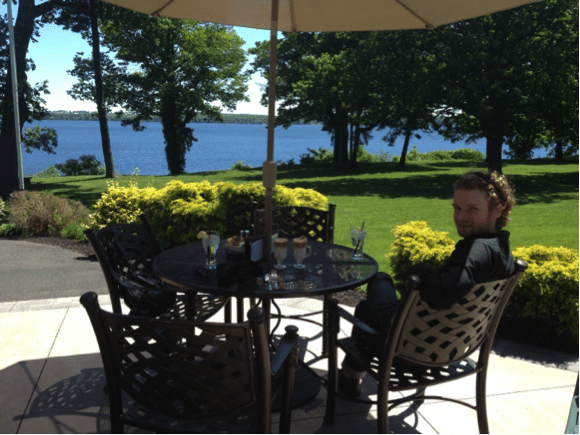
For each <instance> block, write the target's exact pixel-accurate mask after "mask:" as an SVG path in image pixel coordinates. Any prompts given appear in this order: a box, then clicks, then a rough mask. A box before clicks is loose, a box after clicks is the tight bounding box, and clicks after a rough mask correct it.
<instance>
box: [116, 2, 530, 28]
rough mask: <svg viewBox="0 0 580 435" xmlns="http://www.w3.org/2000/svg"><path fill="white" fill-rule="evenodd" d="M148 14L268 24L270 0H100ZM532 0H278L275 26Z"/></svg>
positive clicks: (443, 17)
mask: <svg viewBox="0 0 580 435" xmlns="http://www.w3.org/2000/svg"><path fill="white" fill-rule="evenodd" d="M105 1H107V2H108V3H113V4H116V5H119V6H123V7H125V8H128V9H132V10H134V11H138V12H141V13H144V14H148V15H154V14H159V15H161V16H165V17H173V18H184V19H188V20H198V21H211V22H214V23H220V24H230V25H234V26H241V27H252V28H256V29H270V28H271V18H272V13H271V12H272V0H105ZM534 1H535V0H279V12H278V30H280V31H284V32H335V31H355V30H356V31H364V30H397V29H420V28H424V27H428V28H430V27H436V26H440V25H442V24H448V23H453V22H456V21H461V20H466V19H468V18H473V17H478V16H481V15H487V14H490V13H492V12H497V11H501V10H506V9H511V8H514V7H516V6H521V5H523V4H527V3H533V2H534Z"/></svg>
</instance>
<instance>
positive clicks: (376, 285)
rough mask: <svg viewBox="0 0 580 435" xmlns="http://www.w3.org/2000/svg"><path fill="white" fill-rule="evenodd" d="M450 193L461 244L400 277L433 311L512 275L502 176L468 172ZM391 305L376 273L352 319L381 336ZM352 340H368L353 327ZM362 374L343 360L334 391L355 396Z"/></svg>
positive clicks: (388, 287) (508, 200)
mask: <svg viewBox="0 0 580 435" xmlns="http://www.w3.org/2000/svg"><path fill="white" fill-rule="evenodd" d="M454 192H455V194H454V196H453V210H454V212H453V220H454V222H455V226H456V228H457V232H458V234H459V235H460V236H461V237H463V240H460V241H459V242H457V244H456V245H455V249H454V250H453V252H452V253H451V256H450V257H449V259H448V260H447V262H446V263H445V265H444V266H443V267H442V268H441V269H440V270H435V269H433V268H432V267H431V266H429V265H427V264H423V263H421V264H416V265H414V266H412V267H411V268H410V269H409V270H408V271H407V272H406V276H409V275H417V276H419V277H420V278H421V285H420V288H419V293H420V296H421V299H422V300H423V301H424V302H425V303H427V304H428V305H429V307H430V308H432V309H435V310H437V309H445V308H449V307H451V306H452V305H453V304H454V303H456V302H457V301H459V300H461V298H462V297H463V296H464V295H465V294H467V292H468V291H469V290H470V289H471V288H472V287H473V286H474V285H475V284H479V283H484V282H489V281H495V280H500V279H504V278H507V277H509V276H511V275H512V274H513V273H514V271H515V264H514V259H513V257H512V254H511V251H510V246H509V233H508V232H507V231H501V229H502V228H503V227H505V226H506V225H507V223H508V221H509V214H510V212H511V210H512V208H513V206H514V205H515V202H516V201H515V197H514V193H513V190H512V188H511V186H510V184H509V183H508V180H507V179H506V177H505V176H503V175H500V174H498V173H497V172H495V171H494V172H492V173H489V172H469V173H467V174H465V175H463V176H462V177H461V178H459V179H458V180H457V181H456V182H455V184H454ZM397 305H398V301H397V297H396V293H395V286H394V284H393V280H392V278H391V277H390V276H389V275H388V274H386V273H384V272H380V273H378V274H377V275H376V277H375V278H374V279H373V280H372V281H371V282H370V283H369V285H368V289H367V299H366V301H361V302H360V303H359V304H358V306H357V307H356V310H355V316H356V317H357V318H359V319H361V320H362V321H364V322H365V323H367V324H368V325H369V326H371V327H372V328H374V329H375V330H377V331H381V332H383V333H385V334H387V333H388V330H389V327H390V325H391V321H392V319H393V317H394V314H395V311H396V309H397ZM353 337H354V338H355V339H356V340H361V341H362V340H368V338H366V337H365V336H364V335H363V334H362V333H361V331H360V330H359V329H358V328H356V327H355V328H353ZM373 344H374V343H371V345H373ZM377 345H378V343H377ZM377 352H380V349H377ZM364 375H365V371H364V369H363V368H361V367H360V366H358V364H357V363H356V362H355V361H353V360H351V359H349V358H348V357H347V358H345V360H344V361H343V363H342V370H340V372H339V378H338V379H339V388H341V389H342V390H343V391H344V392H345V393H346V394H347V395H348V396H351V397H358V396H359V395H360V392H361V386H360V385H361V381H362V378H363V377H364Z"/></svg>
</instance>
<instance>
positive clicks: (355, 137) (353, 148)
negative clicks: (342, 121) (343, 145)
mask: <svg viewBox="0 0 580 435" xmlns="http://www.w3.org/2000/svg"><path fill="white" fill-rule="evenodd" d="M349 141H350V156H349V163H348V167H349V168H350V169H354V168H356V161H357V160H356V159H357V156H358V147H359V144H360V126H358V125H357V126H353V125H352V124H351V126H350V137H349Z"/></svg>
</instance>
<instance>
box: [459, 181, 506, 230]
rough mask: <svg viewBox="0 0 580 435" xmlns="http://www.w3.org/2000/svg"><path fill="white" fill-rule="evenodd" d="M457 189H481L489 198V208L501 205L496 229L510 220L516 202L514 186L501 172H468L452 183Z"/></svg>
mask: <svg viewBox="0 0 580 435" xmlns="http://www.w3.org/2000/svg"><path fill="white" fill-rule="evenodd" d="M454 189H455V191H457V190H481V191H483V192H486V193H487V195H488V198H489V209H490V210H491V209H492V208H495V207H496V206H498V205H500V206H501V207H502V213H501V216H500V217H499V218H498V219H497V222H496V224H495V226H496V230H498V231H499V230H500V229H502V228H504V227H505V226H506V225H507V224H508V222H509V221H510V217H509V215H510V213H511V211H512V208H513V207H514V205H515V204H516V197H515V195H514V192H515V190H514V188H513V187H512V185H511V184H510V183H509V181H508V179H507V178H506V177H505V175H503V174H499V173H498V172H497V171H493V172H484V171H481V172H468V173H467V174H464V175H462V176H461V178H459V180H457V181H456V182H455V184H454Z"/></svg>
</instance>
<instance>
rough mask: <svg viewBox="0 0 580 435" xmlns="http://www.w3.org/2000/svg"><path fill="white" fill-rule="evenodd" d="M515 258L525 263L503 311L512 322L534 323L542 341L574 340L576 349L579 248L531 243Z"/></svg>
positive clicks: (517, 251)
mask: <svg viewBox="0 0 580 435" xmlns="http://www.w3.org/2000/svg"><path fill="white" fill-rule="evenodd" d="M513 254H514V257H515V258H518V259H522V260H524V261H525V262H526V263H528V269H527V270H526V271H525V272H524V274H523V275H522V277H521V278H520V281H519V283H518V285H517V287H516V288H515V290H514V292H513V293H512V296H511V298H510V300H509V302H508V305H507V307H506V310H505V317H506V319H507V320H511V321H514V320H515V321H523V323H525V324H527V325H533V326H532V330H530V329H529V327H528V331H529V332H530V333H531V334H534V335H536V336H537V337H538V339H540V340H541V341H548V342H550V341H554V340H557V341H560V342H564V343H575V348H576V349H578V251H577V250H575V249H569V248H563V247H559V248H557V247H548V246H543V245H533V246H530V247H529V248H517V249H515V250H514V251H513Z"/></svg>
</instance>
